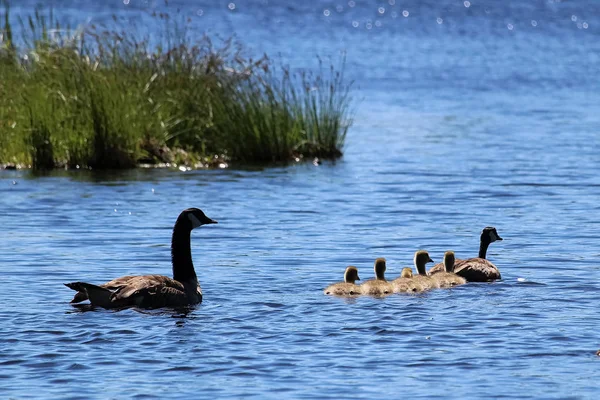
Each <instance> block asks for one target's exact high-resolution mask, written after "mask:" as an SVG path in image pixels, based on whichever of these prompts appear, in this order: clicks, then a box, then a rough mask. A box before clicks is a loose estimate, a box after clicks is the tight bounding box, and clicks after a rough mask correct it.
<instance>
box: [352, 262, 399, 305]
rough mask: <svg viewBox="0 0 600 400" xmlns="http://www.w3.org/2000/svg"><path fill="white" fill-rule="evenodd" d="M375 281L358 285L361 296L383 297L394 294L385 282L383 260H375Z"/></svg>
mask: <svg viewBox="0 0 600 400" xmlns="http://www.w3.org/2000/svg"><path fill="white" fill-rule="evenodd" d="M373 269H374V270H375V279H371V280H368V281H366V282H365V283H363V284H362V285H360V288H361V290H362V294H369V295H372V296H383V295H388V294H392V293H394V287H393V286H392V284H391V283H389V282H388V281H386V280H385V258H378V259H376V260H375V266H374V267H373Z"/></svg>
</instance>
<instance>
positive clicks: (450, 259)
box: [431, 251, 467, 288]
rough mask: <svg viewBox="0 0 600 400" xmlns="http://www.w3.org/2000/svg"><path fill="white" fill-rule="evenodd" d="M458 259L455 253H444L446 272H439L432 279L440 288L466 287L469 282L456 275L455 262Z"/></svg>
mask: <svg viewBox="0 0 600 400" xmlns="http://www.w3.org/2000/svg"><path fill="white" fill-rule="evenodd" d="M455 260H456V258H455V256H454V252H453V251H447V252H445V253H444V261H443V264H444V268H445V269H446V270H445V271H444V272H438V273H437V274H435V275H432V276H431V277H432V278H433V279H434V280H436V281H437V282H438V285H439V287H441V288H448V287H453V286H459V285H464V284H465V283H467V280H466V279H465V278H463V277H462V276H459V275H456V274H455V273H454V262H455Z"/></svg>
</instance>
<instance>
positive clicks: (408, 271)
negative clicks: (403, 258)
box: [400, 267, 413, 278]
mask: <svg viewBox="0 0 600 400" xmlns="http://www.w3.org/2000/svg"><path fill="white" fill-rule="evenodd" d="M412 277H413V273H412V268H408V267H406V268H402V273H401V274H400V278H412Z"/></svg>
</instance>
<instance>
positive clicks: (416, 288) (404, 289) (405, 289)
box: [392, 267, 423, 293]
mask: <svg viewBox="0 0 600 400" xmlns="http://www.w3.org/2000/svg"><path fill="white" fill-rule="evenodd" d="M392 286H393V287H394V293H415V292H422V291H423V286H422V285H420V284H419V283H417V281H416V280H415V279H413V272H412V269H411V268H409V267H406V268H402V273H401V274H400V276H399V277H398V278H396V279H394V280H393V281H392Z"/></svg>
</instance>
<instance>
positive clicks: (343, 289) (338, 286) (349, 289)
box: [323, 265, 361, 296]
mask: <svg viewBox="0 0 600 400" xmlns="http://www.w3.org/2000/svg"><path fill="white" fill-rule="evenodd" d="M356 281H360V278H359V277H358V269H357V268H356V267H355V266H352V265H350V266H348V267H346V271H345V272H344V282H339V283H334V284H333V285H329V286H327V288H325V290H324V291H323V293H325V294H327V295H332V296H357V295H359V294H360V293H361V288H360V286H358V285H357V284H355V283H354V282H356Z"/></svg>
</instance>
